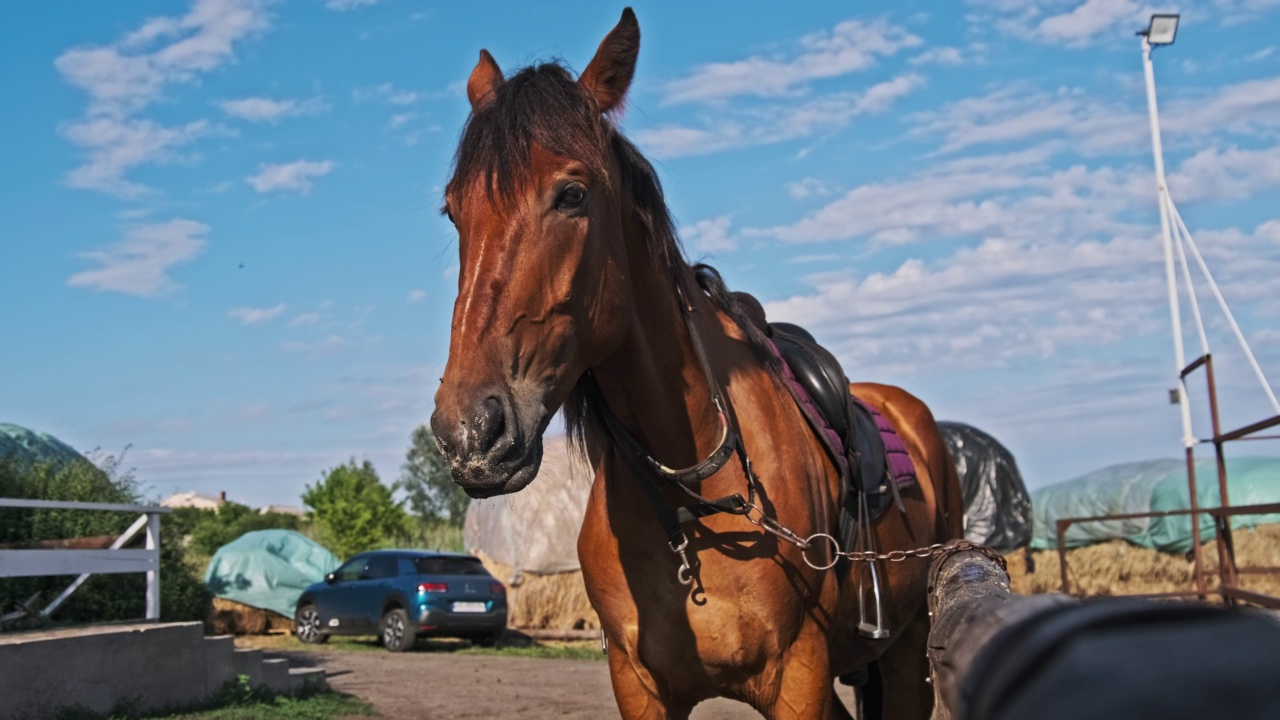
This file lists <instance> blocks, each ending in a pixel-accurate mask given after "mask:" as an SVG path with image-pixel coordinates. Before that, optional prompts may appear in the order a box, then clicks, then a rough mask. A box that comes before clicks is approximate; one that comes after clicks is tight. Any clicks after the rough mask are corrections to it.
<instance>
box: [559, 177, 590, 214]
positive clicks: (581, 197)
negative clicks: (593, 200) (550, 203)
mask: <svg viewBox="0 0 1280 720" xmlns="http://www.w3.org/2000/svg"><path fill="white" fill-rule="evenodd" d="M586 201H587V189H586V188H585V187H583V186H582V185H580V184H578V183H570V184H569V185H566V186H565V188H564V190H561V191H560V197H559V198H557V199H556V208H557V209H559V210H566V211H570V212H572V211H574V210H581V209H582V205H583V204H584V203H585V202H586Z"/></svg>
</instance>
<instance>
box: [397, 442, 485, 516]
mask: <svg viewBox="0 0 1280 720" xmlns="http://www.w3.org/2000/svg"><path fill="white" fill-rule="evenodd" d="M400 470H401V474H400V487H402V488H404V490H405V493H406V494H407V495H408V502H409V507H410V508H411V509H412V510H413V513H414V514H415V515H418V516H419V517H421V518H422V519H423V520H426V521H428V522H429V523H445V524H448V525H452V526H454V527H462V521H463V520H464V519H465V518H466V516H467V504H468V503H470V502H471V498H469V497H467V494H466V493H465V492H463V490H462V487H461V486H459V485H458V484H457V483H455V482H454V481H453V478H452V477H450V476H449V465H448V463H447V462H446V461H445V459H444V456H443V455H441V454H440V447H439V446H438V445H436V436H435V434H434V433H432V432H431V428H430V427H428V426H426V425H420V426H418V429H417V430H414V431H413V442H412V444H411V445H410V447H409V452H408V454H407V455H405V463H404V465H402V466H401V468H400Z"/></svg>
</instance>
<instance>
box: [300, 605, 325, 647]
mask: <svg viewBox="0 0 1280 720" xmlns="http://www.w3.org/2000/svg"><path fill="white" fill-rule="evenodd" d="M293 632H294V634H295V635H297V636H298V639H299V640H301V641H302V642H304V643H308V644H315V643H322V642H328V641H329V636H328V635H326V634H324V633H323V632H321V631H320V611H319V610H317V609H316V606H315V605H312V604H311V603H307V604H306V605H302V606H300V607H299V608H298V612H297V613H295V614H294V618H293Z"/></svg>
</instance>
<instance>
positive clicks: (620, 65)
mask: <svg viewBox="0 0 1280 720" xmlns="http://www.w3.org/2000/svg"><path fill="white" fill-rule="evenodd" d="M639 52H640V23H638V22H636V14H635V13H634V12H631V8H626V9H625V10H623V11H622V19H621V20H619V21H618V24H617V26H615V27H614V28H613V29H612V30H610V31H609V34H608V35H606V36H605V38H604V40H603V41H601V42H600V48H599V49H598V50H596V56H595V57H593V58H591V62H590V63H589V64H588V65H587V69H586V70H583V71H582V77H580V78H578V85H579V86H580V87H581V88H582V89H583V90H585V91H586V92H587V94H588V95H590V96H591V97H592V98H593V99H594V100H595V101H596V106H597V107H599V108H600V112H602V113H607V112H609V111H610V110H612V109H614V108H616V107H618V105H619V104H621V103H622V98H624V97H626V94H627V88H629V87H631V76H632V75H634V74H635V72H636V55H637V54H639Z"/></svg>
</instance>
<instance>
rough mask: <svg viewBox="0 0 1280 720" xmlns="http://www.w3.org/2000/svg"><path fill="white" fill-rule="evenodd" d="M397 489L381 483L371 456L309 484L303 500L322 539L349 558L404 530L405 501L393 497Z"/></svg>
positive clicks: (333, 470) (332, 548)
mask: <svg viewBox="0 0 1280 720" xmlns="http://www.w3.org/2000/svg"><path fill="white" fill-rule="evenodd" d="M394 490H395V487H394V486H392V487H387V486H386V485H383V484H382V481H381V480H380V479H379V478H378V473H377V471H376V470H374V469H373V464H372V463H370V462H369V461H368V460H365V461H364V462H363V463H360V464H359V465H357V464H356V461H355V459H352V460H350V461H349V462H347V464H345V465H339V466H338V467H336V468H333V469H332V470H329V471H328V472H327V473H325V476H324V478H322V479H321V480H320V482H318V483H316V484H315V485H308V486H307V491H306V492H304V493H303V494H302V503H303V504H304V505H306V506H307V507H308V508H309V509H310V512H309V513H308V515H309V517H310V518H311V520H312V522H313V523H314V524H315V527H316V529H317V530H318V531H319V535H320V540H321V542H322V543H324V544H325V545H326V546H328V548H329V549H330V550H331V551H333V552H334V554H336V555H338V556H339V557H342V558H349V557H351V556H352V555H355V554H356V553H358V552H363V551H365V550H370V549H373V548H375V547H378V545H379V544H380V543H381V542H382V540H383V538H384V537H386V536H393V535H396V534H397V533H400V532H402V531H403V529H404V526H405V520H406V519H407V518H406V515H405V511H404V503H403V502H396V501H395V500H393V499H392V498H391V494H392V492H394Z"/></svg>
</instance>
